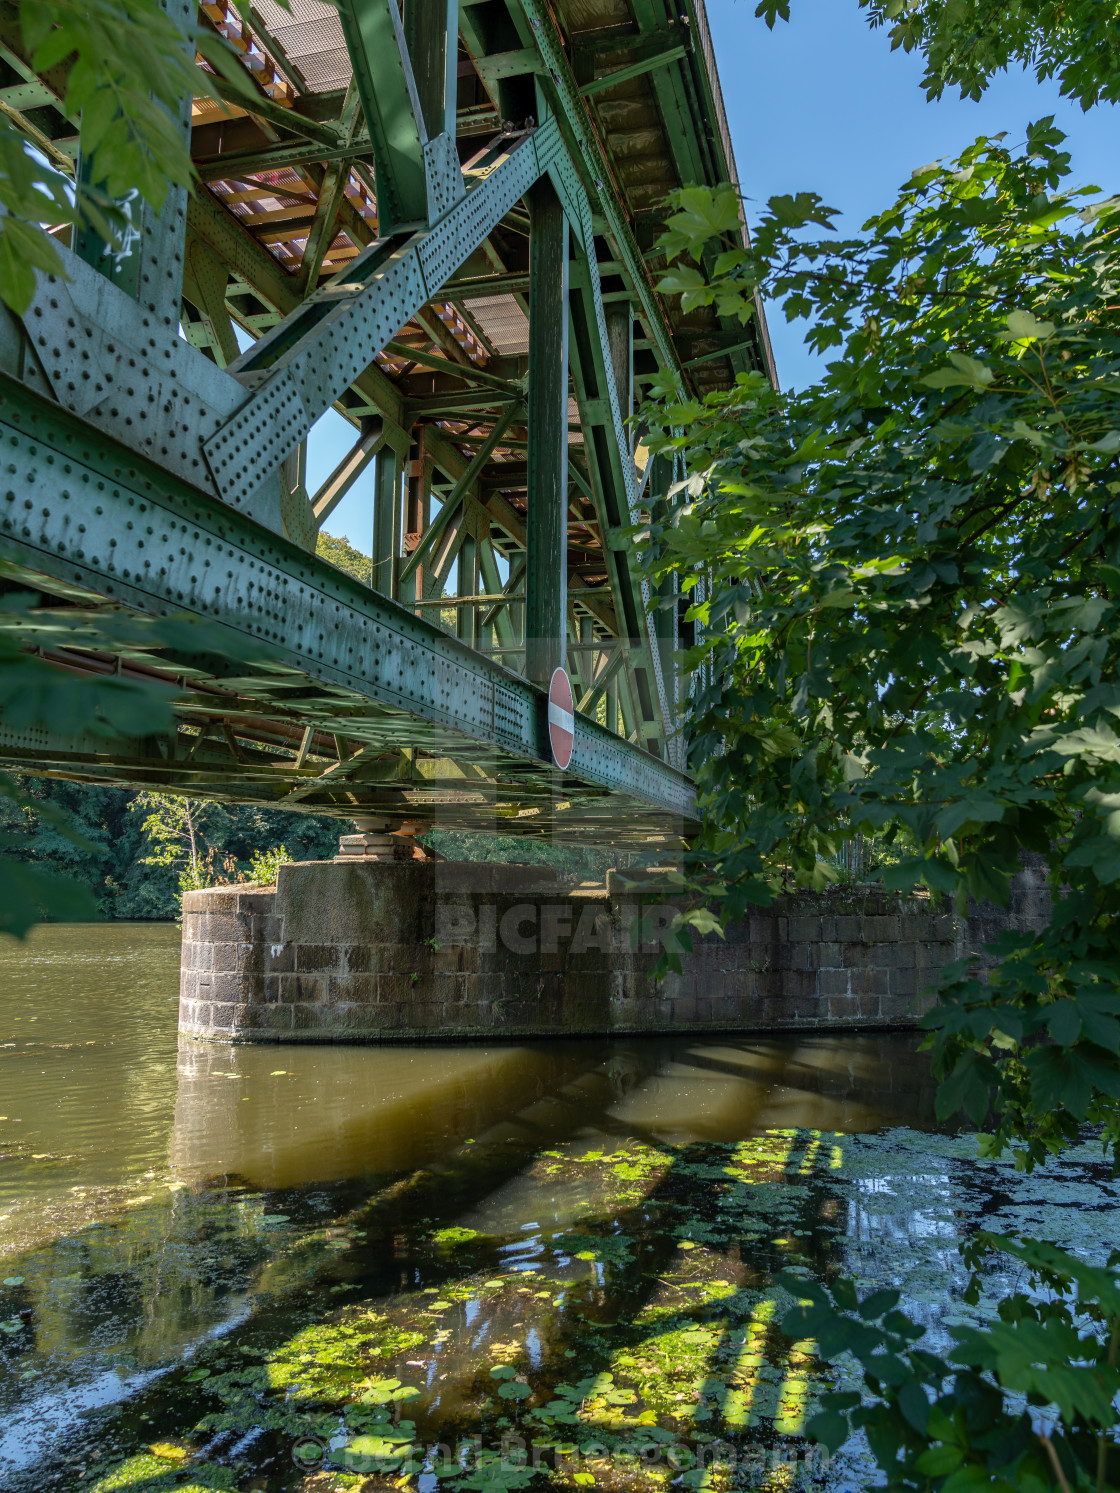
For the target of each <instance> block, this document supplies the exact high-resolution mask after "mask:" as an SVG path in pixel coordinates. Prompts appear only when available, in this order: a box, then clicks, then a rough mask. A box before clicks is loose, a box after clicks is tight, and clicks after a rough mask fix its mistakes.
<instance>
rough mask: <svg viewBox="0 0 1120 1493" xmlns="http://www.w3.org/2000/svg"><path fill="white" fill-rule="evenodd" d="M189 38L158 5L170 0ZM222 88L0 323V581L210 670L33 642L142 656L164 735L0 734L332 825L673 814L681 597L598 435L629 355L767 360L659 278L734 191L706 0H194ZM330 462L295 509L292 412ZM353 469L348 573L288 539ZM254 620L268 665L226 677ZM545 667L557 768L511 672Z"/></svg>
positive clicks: (12, 12) (728, 364) (63, 137)
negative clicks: (555, 683) (191, 166)
mask: <svg viewBox="0 0 1120 1493" xmlns="http://www.w3.org/2000/svg"><path fill="white" fill-rule="evenodd" d="M165 8H167V9H169V10H170V11H172V12H173V13H175V14H177V15H180V16H182V17H183V19H184V20H186V19H188V18H189V16H190V14H191V0H165ZM16 11H17V7H16V6H15V5H14V4H8V3H4V4H0V107H2V108H3V109H4V111H5V113H6V114H7V115H8V116H9V118H10V119H13V120H15V121H16V122H17V123H18V124H20V125H21V126H22V127H23V128H24V129H25V130H26V132H27V134H28V137H29V138H30V139H31V140H32V141H33V142H34V143H35V145H36V147H37V148H38V149H39V150H40V151H42V152H43V153H44V155H46V156H47V157H48V159H50V160H51V162H52V163H53V164H54V165H55V166H57V167H58V168H60V169H62V170H64V171H66V172H68V173H69V174H70V175H71V176H73V177H74V178H75V180H76V181H78V182H79V183H80V182H81V180H82V146H81V121H80V119H72V118H69V117H68V116H67V114H66V112H65V108H64V104H63V98H64V95H65V82H66V71H65V67H66V65H65V64H63V65H61V66H60V67H58V68H55V69H51V70H49V71H47V72H45V73H43V74H42V75H41V76H40V75H37V74H36V73H35V72H33V71H32V69H31V68H30V66H29V64H28V61H27V58H26V56H25V55H24V53H23V51H22V48H21V40H20V31H19V27H18V23H17V17H16ZM200 14H201V19H202V23H203V24H205V25H209V26H212V27H214V28H215V29H216V30H217V31H219V32H221V33H222V34H224V35H225V36H226V37H227V38H228V39H229V40H231V41H232V42H233V44H234V45H235V47H236V48H237V49H238V51H239V52H240V54H241V57H242V60H243V61H244V64H245V67H246V70H247V75H248V77H249V78H250V79H251V80H252V83H253V86H254V88H255V90H256V95H255V97H254V98H253V99H252V100H251V101H248V102H247V101H246V100H245V99H244V98H243V97H241V96H240V95H239V94H238V93H237V91H236V90H230V89H228V86H227V85H223V84H219V87H220V88H222V89H223V99H224V100H225V102H223V103H222V104H216V103H215V102H214V101H213V100H212V99H209V98H196V99H194V100H190V101H188V100H184V102H183V108H182V124H183V129H184V130H185V131H186V130H189V132H190V142H191V151H192V155H193V158H194V161H195V164H196V168H197V172H198V177H199V183H198V185H197V186H196V188H195V190H194V191H193V192H192V193H191V194H189V196H188V194H186V193H184V192H181V191H172V192H171V194H170V196H169V198H168V201H167V203H166V205H165V207H164V209H163V210H162V211H161V212H160V213H159V214H156V213H154V212H152V211H151V210H149V209H145V210H144V211H143V212H142V214H140V215H139V218H138V222H137V227H138V236H137V239H136V242H135V243H134V245H133V248H132V251H131V253H129V254H128V255H127V256H125V257H123V258H122V257H117V258H110V257H107V256H106V254H105V250H104V245H103V244H101V243H99V242H97V241H96V240H95V239H93V238H92V237H91V236H90V235H89V234H88V233H81V234H76V235H75V241H74V242H73V243H72V244H71V243H70V242H69V239H68V238H66V236H65V234H66V231H65V230H64V231H62V233H61V234H60V238H61V241H62V242H63V243H64V244H65V248H64V250H63V252H64V256H65V260H66V266H67V274H68V278H67V279H66V280H62V279H56V278H52V277H45V276H41V277H40V280H39V284H38V289H37V291H36V294H35V298H34V301H33V303H32V305H31V307H30V308H29V310H28V311H27V313H26V315H24V316H23V317H22V318H17V317H15V316H12V315H11V314H9V313H7V312H3V313H2V314H0V441H2V450H3V467H4V476H3V482H2V483H0V565H2V570H0V574H2V577H3V584H4V585H5V586H6V587H9V588H10V587H13V586H16V587H20V588H23V589H27V588H31V589H32V590H33V591H36V592H38V593H39V594H40V596H41V598H42V605H43V607H44V608H46V609H58V608H60V607H61V608H78V609H81V610H83V611H84V612H85V613H87V614H88V613H93V614H94V615H95V616H96V615H100V614H103V613H105V612H106V611H108V612H114V610H115V611H116V612H117V613H119V611H121V610H123V611H124V612H126V613H132V614H139V615H142V616H153V615H154V616H159V615H165V614H169V613H177V612H185V613H190V614H194V615H195V616H197V617H200V618H205V619H208V620H209V623H210V624H211V627H214V626H218V627H220V628H221V629H223V630H224V631H223V633H222V635H223V636H225V637H228V639H229V647H228V657H225V658H222V657H220V656H215V654H214V651H213V650H210V651H209V652H207V653H206V654H205V655H201V654H199V655H198V656H195V655H192V654H191V653H190V651H189V650H179V651H176V650H174V649H171V650H168V649H165V650H163V652H161V653H157V654H153V653H151V652H147V651H145V650H143V649H142V648H127V647H122V648H121V649H119V650H118V651H116V652H115V653H113V652H106V651H104V650H101V651H98V650H97V649H70V650H56V651H55V652H54V653H51V652H50V650H49V648H48V650H47V652H48V656H50V657H54V658H55V659H56V661H57V662H59V663H60V664H61V665H63V666H65V667H68V668H73V669H78V670H85V671H104V670H107V669H112V670H113V671H115V672H117V673H122V674H124V675H125V676H128V675H130V674H131V675H136V676H150V675H151V674H153V673H154V674H157V675H160V676H163V677H168V678H173V679H174V680H175V681H176V682H177V684H178V686H179V688H180V696H179V704H178V705H177V707H176V710H177V716H176V719H177V729H176V730H175V731H173V732H172V733H170V734H169V735H166V736H159V737H153V736H147V737H144V738H142V739H137V740H136V741H133V742H124V743H121V744H118V745H114V747H113V748H112V750H111V751H107V749H106V744H105V740H104V738H103V737H97V736H93V735H90V736H83V735H82V734H81V733H80V732H78V733H76V734H73V735H71V736H69V737H66V738H63V737H61V736H56V735H50V734H48V733H46V732H44V731H35V732H18V731H15V730H12V729H10V728H4V727H0V759H3V760H4V761H6V762H7V763H8V764H10V765H15V766H19V767H22V768H25V769H28V770H31V771H34V772H40V773H47V774H50V775H55V776H61V777H67V778H73V779H81V780H88V781H97V782H102V783H109V784H116V785H119V786H127V787H133V788H135V787H147V788H158V789H166V790H171V791H180V792H188V793H195V794H199V795H203V796H210V797H217V798H224V799H227V800H235V801H243V802H244V801H249V802H255V803H259V804H264V805H272V806H283V807H289V808H298V809H304V810H313V811H317V812H326V813H333V814H336V815H339V816H344V815H345V816H353V815H355V814H362V815H381V814H384V815H389V816H396V817H397V818H400V817H401V816H406V817H412V818H414V819H419V820H424V819H425V818H431V817H432V816H433V815H436V814H438V816H439V817H440V820H441V822H443V823H448V824H455V825H459V826H462V827H478V828H489V829H494V828H498V829H502V830H507V831H510V830H512V831H519V832H523V833H527V834H535V835H554V836H558V837H580V838H584V839H590V840H595V841H599V842H614V843H626V842H635V841H649V840H651V839H657V838H658V837H662V838H663V837H666V836H669V837H672V836H674V835H680V834H681V833H682V832H684V833H687V831H688V828H689V826H690V824H691V822H692V816H693V814H694V809H695V798H694V793H693V790H692V785H691V782H690V779H689V777H688V775H687V772H686V771H685V766H686V764H685V759H684V749H683V746H682V742H681V737H680V735H679V734H678V731H677V725H676V715H677V711H678V706H679V704H680V701H681V699H682V697H683V692H684V690H685V689H686V687H687V681H685V680H682V679H681V678H679V677H678V674H677V671H676V670H675V668H674V665H673V654H674V652H675V651H676V649H677V648H678V636H677V634H678V622H677V613H676V609H675V607H674V605H673V602H672V599H671V598H662V599H667V600H669V605H668V606H663V607H661V608H658V609H654V610H651V609H650V607H649V601H650V597H649V596H648V591H647V590H644V589H643V582H642V581H641V579H640V576H639V574H638V571H637V566H636V563H635V556H634V553H633V550H632V545H631V541H630V540H629V539H628V537H627V534H628V531H629V530H630V528H631V526H632V525H633V524H634V523H636V522H637V521H638V519H639V517H640V515H641V511H642V509H643V508H648V507H649V506H650V505H652V504H656V503H657V502H659V501H660V500H661V499H662V497H663V495H664V493H665V491H666V489H667V487H668V485H669V483H670V482H671V480H672V476H673V474H672V472H671V471H670V470H669V468H668V466H667V465H666V464H665V463H664V462H662V461H659V460H653V461H649V460H646V459H645V453H644V450H643V449H642V448H641V447H640V445H637V446H636V438H635V435H634V432H633V428H632V426H629V425H628V423H627V422H628V420H629V417H630V416H631V414H632V412H633V411H634V409H635V407H636V402H637V401H638V400H639V399H640V398H641V396H642V392H643V389H644V387H645V386H646V385H647V384H648V382H649V381H650V380H651V379H652V378H653V377H654V375H655V374H657V372H658V371H659V370H664V369H668V370H672V371H673V372H675V373H676V374H677V375H679V376H680V377H681V378H682V379H683V380H684V382H685V385H686V387H688V388H690V389H692V390H693V391H694V392H695V393H696V394H698V395H703V394H704V393H706V392H708V391H709V390H712V389H720V388H725V387H727V386H728V385H729V384H730V382H731V380H732V379H733V377H734V374H735V373H736V372H737V371H740V370H744V369H750V368H761V369H764V370H766V371H767V372H768V373H769V374H770V375H771V376H772V375H773V369H772V363H771V359H770V352H769V347H768V344H767V340H766V331H765V323H764V321H763V319H762V315H761V311H759V313H758V315H757V316H756V318H755V320H754V322H753V323H752V324H751V325H750V326H749V327H748V328H747V329H745V330H744V328H743V327H742V325H741V324H739V323H738V322H734V323H729V324H724V323H722V322H721V321H720V320H719V318H718V316H716V314H715V313H714V312H713V311H711V310H707V309H702V310H699V311H693V312H690V313H689V314H688V315H682V314H681V310H680V306H679V303H678V302H676V301H675V300H674V299H666V298H664V297H662V296H660V295H659V294H658V292H657V291H656V289H655V282H656V279H657V272H658V269H659V268H660V262H659V261H658V260H657V258H656V256H655V254H654V253H653V243H654V240H655V237H656V234H657V232H658V230H659V226H660V222H661V220H662V217H663V213H664V209H663V206H662V202H663V198H664V196H665V193H666V192H667V191H668V190H669V189H671V188H673V187H675V186H678V185H687V184H689V183H694V182H707V183H717V182H720V181H728V180H730V181H735V180H736V176H735V165H734V161H733V158H732V153H731V146H730V141H729V138H728V131H727V125H726V120H725V117H724V112H723V104H722V100H721V96H720V88H719V82H718V80H717V76H716V70H715V64H714V59H713V54H712V46H711V41H710V37H709V34H708V28H707V22H706V18H705V15H704V10H703V3H702V0H671V3H670V0H553V3H551V4H546V3H545V0H403V8H402V7H401V6H399V5H398V3H397V0H338V3H337V5H334V4H325V3H322V0H291V8H290V10H285V9H283V8H281V7H280V6H279V5H277V4H276V3H274V0H257V3H256V4H255V5H254V6H253V8H252V12H251V17H250V19H249V21H248V22H246V21H243V20H242V19H241V18H240V16H239V14H238V12H237V10H236V9H235V8H234V6H233V4H232V0H204V3H203V4H202V6H201V12H200ZM332 408H333V409H334V410H336V411H338V412H339V413H340V414H341V415H342V416H343V417H344V418H345V420H346V421H348V422H349V424H350V426H351V427H352V429H353V445H352V447H351V449H350V450H349V451H348V452H347V453H346V454H345V456H344V457H343V458H342V460H341V461H340V462H339V464H338V466H337V468H336V470H335V471H334V472H333V473H332V474H331V476H330V477H329V478H328V480H327V481H326V482H325V483H323V485H322V486H321V487H319V488H318V490H317V491H314V492H309V491H308V489H307V485H306V449H307V448H306V439H307V436H308V434H309V432H310V431H311V429H312V427H313V426H314V425H315V423H316V421H317V420H318V419H319V418H320V417H321V416H322V415H323V414H324V412H325V411H327V410H329V409H332ZM352 489H355V490H357V491H358V492H359V493H360V494H361V495H362V496H363V497H364V498H365V499H366V511H367V512H368V528H367V531H366V534H365V535H364V536H360V537H361V538H362V540H363V541H364V542H365V543H366V545H367V547H368V548H369V550H370V552H371V556H372V559H371V562H370V566H369V571H368V574H366V575H364V576H356V575H354V574H350V573H346V572H345V571H344V570H342V569H339V568H337V567H336V566H335V565H332V564H330V563H328V561H327V560H325V559H323V558H321V557H320V556H317V554H316V543H317V539H318V536H319V534H320V531H321V529H322V526H323V525H324V524H328V521H329V520H330V517H331V514H332V512H333V511H334V509H335V507H336V505H337V504H338V503H339V501H340V500H341V499H342V497H343V496H344V495H345V494H347V493H348V492H350V491H351V490H352ZM249 641H251V642H252V644H253V645H254V647H255V649H256V650H257V656H258V657H259V655H260V650H261V648H262V647H263V648H265V649H266V650H267V653H268V662H267V665H263V666H259V665H253V664H245V663H243V662H242V663H239V659H243V658H244V657H245V654H244V651H243V645H244V644H245V643H246V642H249ZM561 662H564V663H565V664H566V666H567V668H568V670H569V673H570V675H571V677H572V680H573V685H574V690H575V696H576V703H577V716H576V733H575V749H574V755H573V757H572V761H571V764H570V767H569V768H568V770H567V771H566V772H565V773H562V774H561V773H559V772H558V771H557V770H556V768H555V767H554V765H553V764H552V762H551V760H550V758H549V753H548V746H547V731H546V729H545V690H544V687H543V686H545V685H546V684H547V681H548V679H549V677H550V674H551V672H552V670H553V668H554V667H555V666H556V665H557V664H559V663H561Z"/></svg>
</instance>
